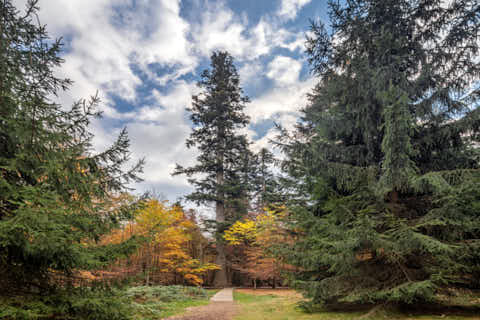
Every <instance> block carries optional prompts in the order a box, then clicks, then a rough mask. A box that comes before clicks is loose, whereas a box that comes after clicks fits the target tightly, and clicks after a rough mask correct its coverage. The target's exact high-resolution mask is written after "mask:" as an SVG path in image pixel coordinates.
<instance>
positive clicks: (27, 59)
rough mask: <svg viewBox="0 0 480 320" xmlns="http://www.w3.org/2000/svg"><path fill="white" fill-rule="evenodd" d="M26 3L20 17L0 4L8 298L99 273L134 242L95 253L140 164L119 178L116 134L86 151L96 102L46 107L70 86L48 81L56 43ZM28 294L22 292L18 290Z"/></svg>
mask: <svg viewBox="0 0 480 320" xmlns="http://www.w3.org/2000/svg"><path fill="white" fill-rule="evenodd" d="M36 14H37V7H36V2H35V1H30V2H29V3H28V5H27V11H26V14H24V15H21V14H20V13H19V12H18V11H17V10H16V9H15V7H14V6H13V5H12V4H11V3H10V1H2V2H1V3H0V284H1V285H2V288H9V291H10V292H11V293H12V292H15V290H16V289H19V290H27V291H28V290H34V291H35V290H36V291H38V290H43V289H45V288H49V287H51V285H52V282H51V279H50V275H51V273H52V272H59V273H62V274H64V275H67V276H68V275H71V274H72V272H73V271H74V270H75V269H78V268H82V269H91V268H99V267H101V266H104V265H105V264H106V262H107V261H109V260H112V259H115V256H118V255H121V254H123V253H124V252H125V251H126V250H127V249H128V248H131V246H132V243H133V242H128V243H124V244H122V245H121V246H116V247H115V250H113V247H112V246H98V245H96V243H97V242H98V241H99V240H100V238H101V237H102V236H103V235H104V234H107V233H109V232H110V231H111V230H112V229H113V228H114V227H118V225H119V222H120V221H121V220H123V219H128V218H129V217H132V216H133V213H134V212H135V210H136V208H137V206H138V203H137V201H129V200H126V201H118V198H117V196H118V195H120V194H121V193H122V192H125V191H128V188H127V184H128V183H130V182H131V181H139V180H140V179H139V177H138V175H137V174H138V173H139V172H141V169H142V166H143V161H140V162H138V163H137V164H134V166H133V167H132V168H131V169H129V170H128V171H124V170H123V169H122V168H123V167H124V166H125V165H126V164H127V163H128V161H129V140H128V137H127V133H126V131H125V130H123V131H121V133H120V135H119V136H118V138H117V140H116V141H115V142H114V144H113V145H112V146H111V147H110V148H108V149H107V150H105V151H103V152H101V153H94V152H93V148H92V138H93V134H92V133H91V132H90V131H89V127H88V126H89V124H90V122H91V120H92V119H94V118H96V117H99V116H100V113H98V112H97V111H96V110H95V109H96V107H97V105H98V103H99V99H98V98H97V97H95V96H94V97H92V98H91V99H90V100H88V101H87V100H84V99H82V100H79V101H78V102H77V103H75V104H74V105H73V106H72V107H71V108H66V107H65V106H62V105H60V104H57V103H56V102H54V100H55V99H56V96H57V94H58V93H59V92H60V91H62V90H66V89H67V88H68V87H69V86H70V85H71V81H70V80H68V79H61V78H58V77H56V76H55V73H54V68H56V67H58V66H60V65H61V63H62V62H63V60H62V59H61V58H60V52H61V48H62V44H61V41H60V40H55V41H53V40H51V39H50V38H49V37H48V34H47V32H46V30H45V27H44V26H42V25H39V24H37V19H36ZM27 288H30V289H27Z"/></svg>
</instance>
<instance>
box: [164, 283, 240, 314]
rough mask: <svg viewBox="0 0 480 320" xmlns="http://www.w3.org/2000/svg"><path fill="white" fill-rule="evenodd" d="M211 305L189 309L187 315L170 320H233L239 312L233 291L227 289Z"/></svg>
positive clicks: (215, 296) (217, 294) (216, 296)
mask: <svg viewBox="0 0 480 320" xmlns="http://www.w3.org/2000/svg"><path fill="white" fill-rule="evenodd" d="M210 301H211V302H210V304H208V305H206V306H200V307H191V308H187V313H185V314H183V315H181V316H173V317H170V318H167V319H168V320H231V319H232V318H233V316H234V315H235V313H236V312H237V308H238V306H237V304H236V303H235V302H234V301H233V289H232V288H225V289H222V290H220V291H219V292H217V293H216V294H215V295H214V296H213V297H212V298H211V299H210Z"/></svg>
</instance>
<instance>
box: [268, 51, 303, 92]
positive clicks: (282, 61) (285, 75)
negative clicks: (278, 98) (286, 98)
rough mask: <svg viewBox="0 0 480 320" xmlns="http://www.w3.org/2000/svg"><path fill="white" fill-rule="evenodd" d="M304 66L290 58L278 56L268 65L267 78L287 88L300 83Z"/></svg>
mask: <svg viewBox="0 0 480 320" xmlns="http://www.w3.org/2000/svg"><path fill="white" fill-rule="evenodd" d="M301 70H302V64H301V63H300V62H298V61H297V60H294V59H292V58H290V57H284V56H277V57H275V58H274V59H273V60H272V61H271V62H270V63H269V64H268V73H267V77H269V78H270V79H272V80H274V81H276V82H277V83H278V84H279V85H282V86H287V85H292V84H295V83H296V82H298V78H299V76H300V71H301Z"/></svg>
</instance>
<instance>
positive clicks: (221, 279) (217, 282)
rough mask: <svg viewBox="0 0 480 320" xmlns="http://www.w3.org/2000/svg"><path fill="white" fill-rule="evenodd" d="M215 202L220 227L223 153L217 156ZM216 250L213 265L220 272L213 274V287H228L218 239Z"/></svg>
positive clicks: (221, 220)
mask: <svg viewBox="0 0 480 320" xmlns="http://www.w3.org/2000/svg"><path fill="white" fill-rule="evenodd" d="M217 163H218V164H217V165H218V168H219V169H218V171H217V177H216V178H217V202H216V204H215V221H216V222H217V224H218V225H221V224H222V223H224V222H225V203H224V198H225V195H224V192H223V188H222V187H223V182H224V177H223V175H224V172H223V153H222V152H219V155H218V156H217ZM216 248H217V258H216V259H215V263H216V264H217V265H218V266H219V267H220V270H217V271H216V272H215V278H214V280H213V285H214V286H215V287H226V286H227V285H228V280H227V259H226V256H225V246H224V245H223V242H222V241H221V240H220V239H217V243H216Z"/></svg>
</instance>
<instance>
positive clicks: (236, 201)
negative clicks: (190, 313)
mask: <svg viewBox="0 0 480 320" xmlns="http://www.w3.org/2000/svg"><path fill="white" fill-rule="evenodd" d="M198 86H199V87H200V88H202V89H203V91H202V93H200V94H199V95H195V96H193V97H192V100H193V101H192V107H191V108H188V109H187V111H189V112H190V113H191V114H190V119H191V120H192V122H193V124H194V129H193V132H192V133H191V135H190V137H189V138H188V139H187V143H186V144H187V147H189V148H190V147H193V146H196V147H197V148H198V149H199V151H200V154H199V156H198V157H197V164H196V165H194V166H192V167H189V168H184V167H182V166H179V165H177V168H176V171H175V173H174V174H186V175H187V176H188V177H189V182H190V183H191V184H192V185H193V186H194V187H195V192H193V193H192V194H190V195H188V196H187V199H188V200H191V201H194V202H196V203H198V204H205V203H207V204H208V203H214V204H215V214H216V217H215V220H216V223H217V233H218V234H220V233H222V231H223V229H224V228H225V227H226V226H228V223H229V221H230V222H231V221H232V220H234V218H235V215H236V213H238V209H239V205H240V204H241V202H242V201H243V200H244V199H245V194H244V193H245V190H246V189H247V187H246V186H245V179H244V177H242V176H241V171H242V168H241V167H242V164H245V163H246V162H245V160H246V159H245V156H248V152H249V151H248V143H247V140H246V138H245V136H243V135H240V134H239V133H238V129H240V128H243V127H245V126H246V125H247V124H248V121H249V119H248V117H247V116H246V115H245V114H244V113H243V109H244V108H245V104H246V103H248V102H249V99H248V97H247V96H244V95H243V92H242V89H241V87H240V79H239V76H238V73H237V70H236V68H235V66H234V65H233V58H232V56H231V55H230V54H229V53H227V52H224V51H216V52H214V53H213V54H212V56H211V68H210V69H207V70H205V71H203V73H202V75H201V80H200V81H199V82H198ZM247 160H248V159H247ZM243 168H245V166H243ZM199 175H200V178H198V176H199ZM242 210H243V209H242ZM216 247H217V260H216V263H217V264H218V265H219V266H220V267H221V269H220V270H218V271H217V272H216V273H215V279H214V285H215V286H217V287H224V286H226V285H228V279H227V261H226V258H225V248H224V243H223V241H222V240H221V237H220V236H217V243H216Z"/></svg>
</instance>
